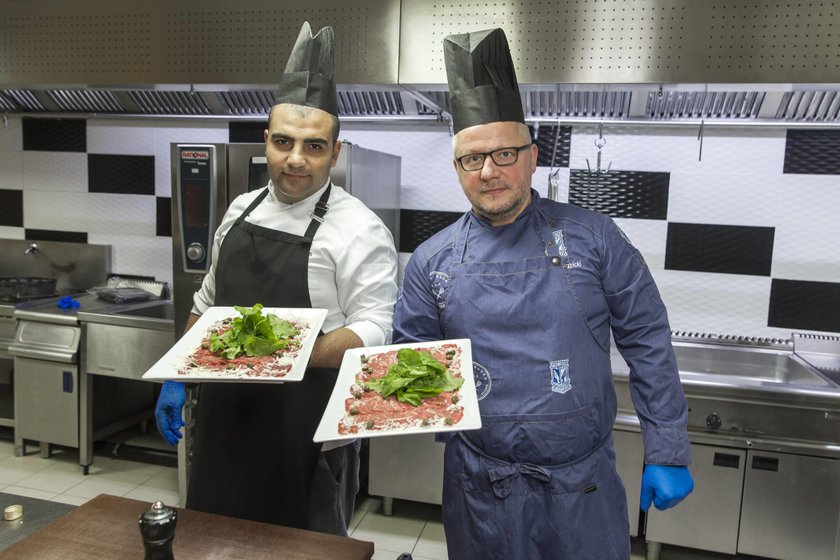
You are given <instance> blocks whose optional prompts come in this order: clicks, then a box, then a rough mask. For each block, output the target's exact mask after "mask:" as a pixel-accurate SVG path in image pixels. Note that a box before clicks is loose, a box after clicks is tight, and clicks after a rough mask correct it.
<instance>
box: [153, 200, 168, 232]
mask: <svg viewBox="0 0 840 560" xmlns="http://www.w3.org/2000/svg"><path fill="white" fill-rule="evenodd" d="M155 205H156V207H157V210H156V213H155V235H157V236H158V237H172V199H171V198H168V197H163V196H158V197H156V198H155Z"/></svg>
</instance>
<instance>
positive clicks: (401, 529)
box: [350, 497, 761, 560]
mask: <svg viewBox="0 0 840 560" xmlns="http://www.w3.org/2000/svg"><path fill="white" fill-rule="evenodd" d="M350 536H351V537H353V538H357V539H360V540H366V541H373V543H374V547H375V552H374V554H373V558H374V560H395V559H396V558H397V557H398V556H399V555H400V554H401V553H403V552H410V553H411V554H412V557H413V559H414V560H447V556H446V539H445V538H444V534H443V523H442V522H441V510H440V506H435V505H430V504H420V503H417V502H408V501H402V500H394V507H393V515H392V516H391V517H388V516H386V515H384V514H383V513H382V500H381V499H380V498H373V497H366V498H365V499H364V500H362V502H361V504H360V506H359V507H358V509H357V511H356V515H354V517H353V521H352V524H351V533H350ZM645 553H646V548H645V543H644V540H643V539H633V542H632V550H631V555H632V556H631V558H632V560H645ZM659 559H660V560H736V559H743V560H747V559H749V560H761V559H760V558H758V557H756V556H731V555H727V554H715V553H712V552H703V551H699V550H694V549H689V548H681V547H675V546H668V545H663V546H662V551H661V554H660V556H659Z"/></svg>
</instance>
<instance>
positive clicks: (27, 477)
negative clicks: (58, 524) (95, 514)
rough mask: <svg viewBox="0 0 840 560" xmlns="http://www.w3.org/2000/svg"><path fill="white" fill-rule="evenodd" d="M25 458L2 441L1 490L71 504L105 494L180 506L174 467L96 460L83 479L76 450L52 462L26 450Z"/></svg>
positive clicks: (58, 453)
mask: <svg viewBox="0 0 840 560" xmlns="http://www.w3.org/2000/svg"><path fill="white" fill-rule="evenodd" d="M33 449H34V452H33ZM27 453H28V454H27V455H26V456H24V457H15V455H14V445H13V444H12V443H11V442H9V441H0V491H2V492H5V493H7V494H16V495H18V496H29V497H30V498H40V499H42V500H52V501H56V502H62V503H65V504H72V505H81V504H83V503H85V502H86V501H88V500H90V499H91V498H94V497H96V496H98V495H99V494H102V493H105V494H112V495H114V496H125V497H126V498H134V499H136V500H145V501H155V500H162V501H163V502H164V503H166V504H167V505H176V506H177V505H180V504H179V503H178V476H177V470H176V469H174V468H172V467H162V466H159V465H150V464H147V463H137V462H134V461H126V460H124V459H116V458H110V457H102V456H99V455H97V456H96V457H95V458H94V462H93V465H91V467H90V470H89V474H88V475H87V476H85V475H84V474H82V470H81V467H80V466H79V456H78V453H77V452H75V451H65V450H57V451H55V452H54V453H53V456H52V457H50V458H48V459H43V458H41V456H40V454H39V453H38V451H37V448H29V447H28V448H27Z"/></svg>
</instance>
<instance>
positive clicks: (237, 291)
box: [186, 186, 338, 529]
mask: <svg viewBox="0 0 840 560" xmlns="http://www.w3.org/2000/svg"><path fill="white" fill-rule="evenodd" d="M330 190H331V187H330V186H328V187H327V190H326V191H324V194H323V195H322V196H321V198H320V200H319V201H318V203H317V204H316V206H315V211H314V212H313V214H312V221H311V222H310V224H309V227H308V228H307V230H306V233H305V234H304V235H303V237H301V236H298V235H291V234H289V233H286V232H283V231H277V230H273V229H269V228H264V227H260V226H256V225H254V224H250V223H248V222H246V221H245V217H246V216H247V215H248V214H250V213H251V212H252V211H253V210H254V208H256V207H257V205H258V204H259V203H260V202H262V200H263V199H264V198H265V197H266V195H267V194H268V189H266V190H265V191H264V192H262V193H261V194H260V195H259V196H257V198H256V199H255V200H254V202H253V203H252V204H251V205H250V206H249V207H248V208H247V209H246V210H245V212H243V213H242V215H241V216H239V218H238V219H237V220H236V222H235V223H234V225H233V227H232V228H231V229H230V231H229V232H228V234H227V235H226V236H225V239H224V241H223V242H222V246H221V250H220V251H219V262H218V264H217V266H216V299H215V302H214V303H215V305H217V306H232V305H243V306H251V305H253V304H255V303H262V304H263V305H264V306H266V307H295V308H311V307H312V302H311V301H310V299H309V282H308V274H307V271H308V268H309V251H310V249H311V247H312V239H313V238H314V237H315V232H316V231H317V229H318V227H319V226H320V225H321V222H322V221H323V216H324V214H326V212H327V208H328V205H327V200H328V199H329V196H330ZM337 375H338V372H337V370H334V369H323V368H308V369H307V370H306V375H304V378H303V380H302V381H299V382H291V383H284V384H269V383H204V384H202V385H201V388H200V390H199V398H198V405H197V416H196V427H195V439H194V442H193V449H194V451H193V458H192V463H191V466H190V473H189V486H188V492H187V504H186V507H187V508H189V509H196V510H200V511H206V512H210V513H216V514H221V515H230V516H232V517H239V518H242V519H251V520H254V521H264V522H268V523H276V524H280V525H286V526H288V527H297V528H301V529H306V528H307V516H308V512H307V503H308V495H309V483H310V480H311V478H312V472H313V470H314V468H315V463H316V461H317V459H318V454H319V453H320V451H321V444H318V443H313V442H312V437H313V436H314V434H315V429H316V428H317V427H318V422H319V421H320V419H321V415H322V414H323V412H324V409H325V408H326V405H327V401H328V400H329V397H330V393H331V392H332V388H333V386H334V385H335V381H336V377H337Z"/></svg>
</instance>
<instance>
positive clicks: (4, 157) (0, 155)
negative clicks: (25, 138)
mask: <svg viewBox="0 0 840 560" xmlns="http://www.w3.org/2000/svg"><path fill="white" fill-rule="evenodd" d="M0 189H7V190H15V191H17V190H23V152H11V151H10V152H4V151H2V150H0Z"/></svg>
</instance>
